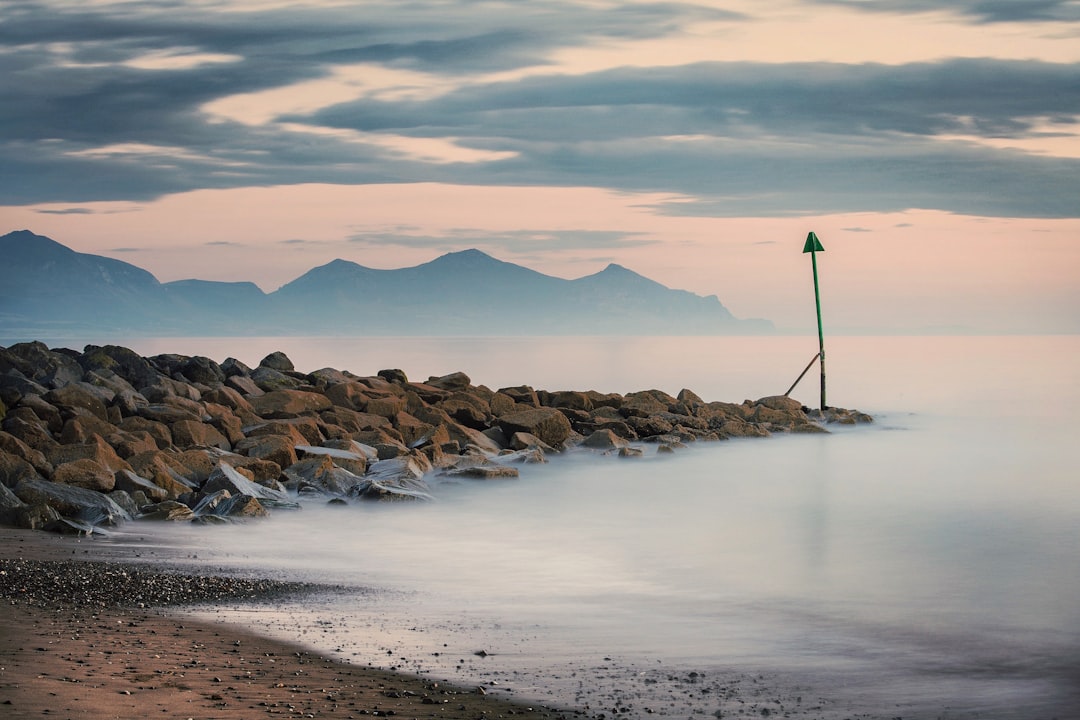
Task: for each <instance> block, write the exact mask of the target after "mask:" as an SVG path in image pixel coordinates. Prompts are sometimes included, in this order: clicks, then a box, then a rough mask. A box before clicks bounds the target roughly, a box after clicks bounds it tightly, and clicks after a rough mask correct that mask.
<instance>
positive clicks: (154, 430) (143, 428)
mask: <svg viewBox="0 0 1080 720" xmlns="http://www.w3.org/2000/svg"><path fill="white" fill-rule="evenodd" d="M119 427H120V429H121V430H125V431H127V432H131V433H139V432H145V433H147V434H148V435H150V437H152V438H154V442H155V443H157V446H158V448H159V449H161V450H164V449H166V448H169V447H171V446H172V444H173V441H172V431H171V430H169V426H168V425H166V424H165V423H161V422H157V421H156V420H149V419H147V418H144V417H126V418H124V419H123V420H122V421H121V422H120V426H119Z"/></svg>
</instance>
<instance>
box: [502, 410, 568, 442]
mask: <svg viewBox="0 0 1080 720" xmlns="http://www.w3.org/2000/svg"><path fill="white" fill-rule="evenodd" d="M497 422H498V425H499V428H500V429H501V430H502V431H503V432H504V433H506V435H507V436H508V437H509V436H511V435H513V434H514V433H516V432H526V433H529V434H531V435H535V436H536V437H538V438H540V439H541V440H543V441H544V442H545V443H547V444H548V445H550V446H551V447H553V448H560V447H562V445H563V443H564V442H566V439H567V438H568V437H570V432H571V427H570V421H569V420H567V419H566V416H565V415H563V414H562V413H561V412H559V411H558V410H556V409H555V408H534V409H532V410H521V411H518V412H513V413H508V414H506V415H503V416H502V417H500V418H499V419H498V421H497Z"/></svg>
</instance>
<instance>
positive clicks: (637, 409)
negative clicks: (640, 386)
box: [619, 390, 676, 427]
mask: <svg viewBox="0 0 1080 720" xmlns="http://www.w3.org/2000/svg"><path fill="white" fill-rule="evenodd" d="M675 402H676V401H675V398H673V397H671V396H670V395H667V394H666V393H663V392H661V391H660V390H645V391H642V392H634V393H629V394H627V395H626V396H625V397H624V398H623V403H622V405H621V406H620V407H619V412H620V413H621V414H622V415H623V417H626V418H631V417H638V418H649V417H652V416H653V415H655V414H657V413H663V412H667V411H668V408H669V407H671V406H672V405H673V404H675ZM631 427H633V426H632V425H631Z"/></svg>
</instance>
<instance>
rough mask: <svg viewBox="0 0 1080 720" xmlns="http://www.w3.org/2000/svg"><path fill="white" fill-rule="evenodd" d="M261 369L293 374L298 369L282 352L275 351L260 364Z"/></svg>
mask: <svg viewBox="0 0 1080 720" xmlns="http://www.w3.org/2000/svg"><path fill="white" fill-rule="evenodd" d="M259 367H265V368H270V369H271V370H277V371H278V372H283V373H291V372H295V371H296V367H295V366H294V365H293V362H292V360H290V359H289V356H288V355H286V354H285V353H283V352H281V351H280V350H275V351H274V352H272V353H270V354H269V355H267V356H266V357H264V358H263V359H262V360H261V361H260V362H259Z"/></svg>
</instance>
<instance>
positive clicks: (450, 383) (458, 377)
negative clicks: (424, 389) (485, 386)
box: [425, 372, 472, 392]
mask: <svg viewBox="0 0 1080 720" xmlns="http://www.w3.org/2000/svg"><path fill="white" fill-rule="evenodd" d="M425 384H427V385H431V386H432V387H436V388H439V389H440V390H449V391H451V392H459V391H462V390H466V389H468V387H469V385H471V384H472V380H471V379H469V376H468V375H466V374H465V373H463V372H455V373H450V374H449V375H443V376H442V377H429V378H428V380H427V383H425Z"/></svg>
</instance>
